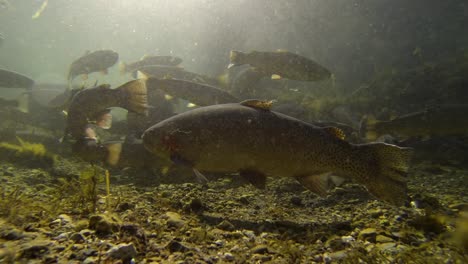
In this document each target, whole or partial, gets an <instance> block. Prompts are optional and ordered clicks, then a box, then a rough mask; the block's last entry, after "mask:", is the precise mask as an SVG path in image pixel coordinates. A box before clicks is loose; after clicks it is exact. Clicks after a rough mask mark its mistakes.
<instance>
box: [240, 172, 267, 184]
mask: <svg viewBox="0 0 468 264" xmlns="http://www.w3.org/2000/svg"><path fill="white" fill-rule="evenodd" d="M239 175H240V176H241V177H242V178H244V179H245V180H247V181H248V182H249V183H251V184H252V185H253V186H255V187H257V188H259V189H265V184H266V176H265V175H264V174H263V173H261V172H258V171H254V170H242V171H240V172H239Z"/></svg>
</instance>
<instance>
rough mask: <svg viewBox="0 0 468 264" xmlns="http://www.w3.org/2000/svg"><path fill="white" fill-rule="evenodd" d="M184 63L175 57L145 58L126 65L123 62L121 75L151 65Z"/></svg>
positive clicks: (173, 65)
mask: <svg viewBox="0 0 468 264" xmlns="http://www.w3.org/2000/svg"><path fill="white" fill-rule="evenodd" d="M181 63H182V59H181V58H179V57H174V56H148V55H146V56H143V58H141V59H140V60H139V61H136V62H133V63H129V64H126V63H125V62H122V63H121V64H120V65H119V66H120V73H121V74H125V73H127V72H136V71H138V70H140V68H142V67H145V66H151V65H161V66H172V67H175V66H178V65H179V64H181Z"/></svg>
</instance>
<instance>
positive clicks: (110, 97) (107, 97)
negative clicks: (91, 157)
mask: <svg viewBox="0 0 468 264" xmlns="http://www.w3.org/2000/svg"><path fill="white" fill-rule="evenodd" d="M147 103H148V98H147V90H146V84H145V81H143V80H133V81H130V82H127V83H125V84H123V85H122V86H120V87H117V88H115V89H111V88H110V85H108V84H103V85H100V86H98V87H95V88H89V89H84V90H81V91H79V92H78V93H77V94H75V95H74V96H73V98H72V100H71V103H70V107H69V110H68V116H67V127H66V131H65V132H66V133H65V134H67V133H70V134H71V135H72V136H73V137H74V138H75V139H78V138H81V137H82V136H84V130H85V128H86V125H87V124H88V123H89V122H90V121H93V117H94V116H95V114H97V113H99V112H101V111H103V110H105V109H106V108H109V107H121V108H124V109H127V110H128V111H132V112H135V113H139V114H146V113H147Z"/></svg>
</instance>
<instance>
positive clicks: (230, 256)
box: [223, 252, 234, 261]
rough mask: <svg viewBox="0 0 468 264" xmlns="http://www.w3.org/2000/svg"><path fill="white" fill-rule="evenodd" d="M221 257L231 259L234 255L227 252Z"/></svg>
mask: <svg viewBox="0 0 468 264" xmlns="http://www.w3.org/2000/svg"><path fill="white" fill-rule="evenodd" d="M223 258H224V259H225V260H227V261H233V260H234V255H232V254H231V253H229V252H226V253H224V255H223Z"/></svg>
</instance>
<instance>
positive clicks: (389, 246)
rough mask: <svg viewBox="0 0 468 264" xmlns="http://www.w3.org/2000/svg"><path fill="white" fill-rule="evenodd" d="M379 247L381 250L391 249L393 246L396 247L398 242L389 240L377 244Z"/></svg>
mask: <svg viewBox="0 0 468 264" xmlns="http://www.w3.org/2000/svg"><path fill="white" fill-rule="evenodd" d="M377 247H378V248H379V250H381V251H390V250H392V249H393V248H395V247H396V243H394V242H389V243H382V244H377Z"/></svg>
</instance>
